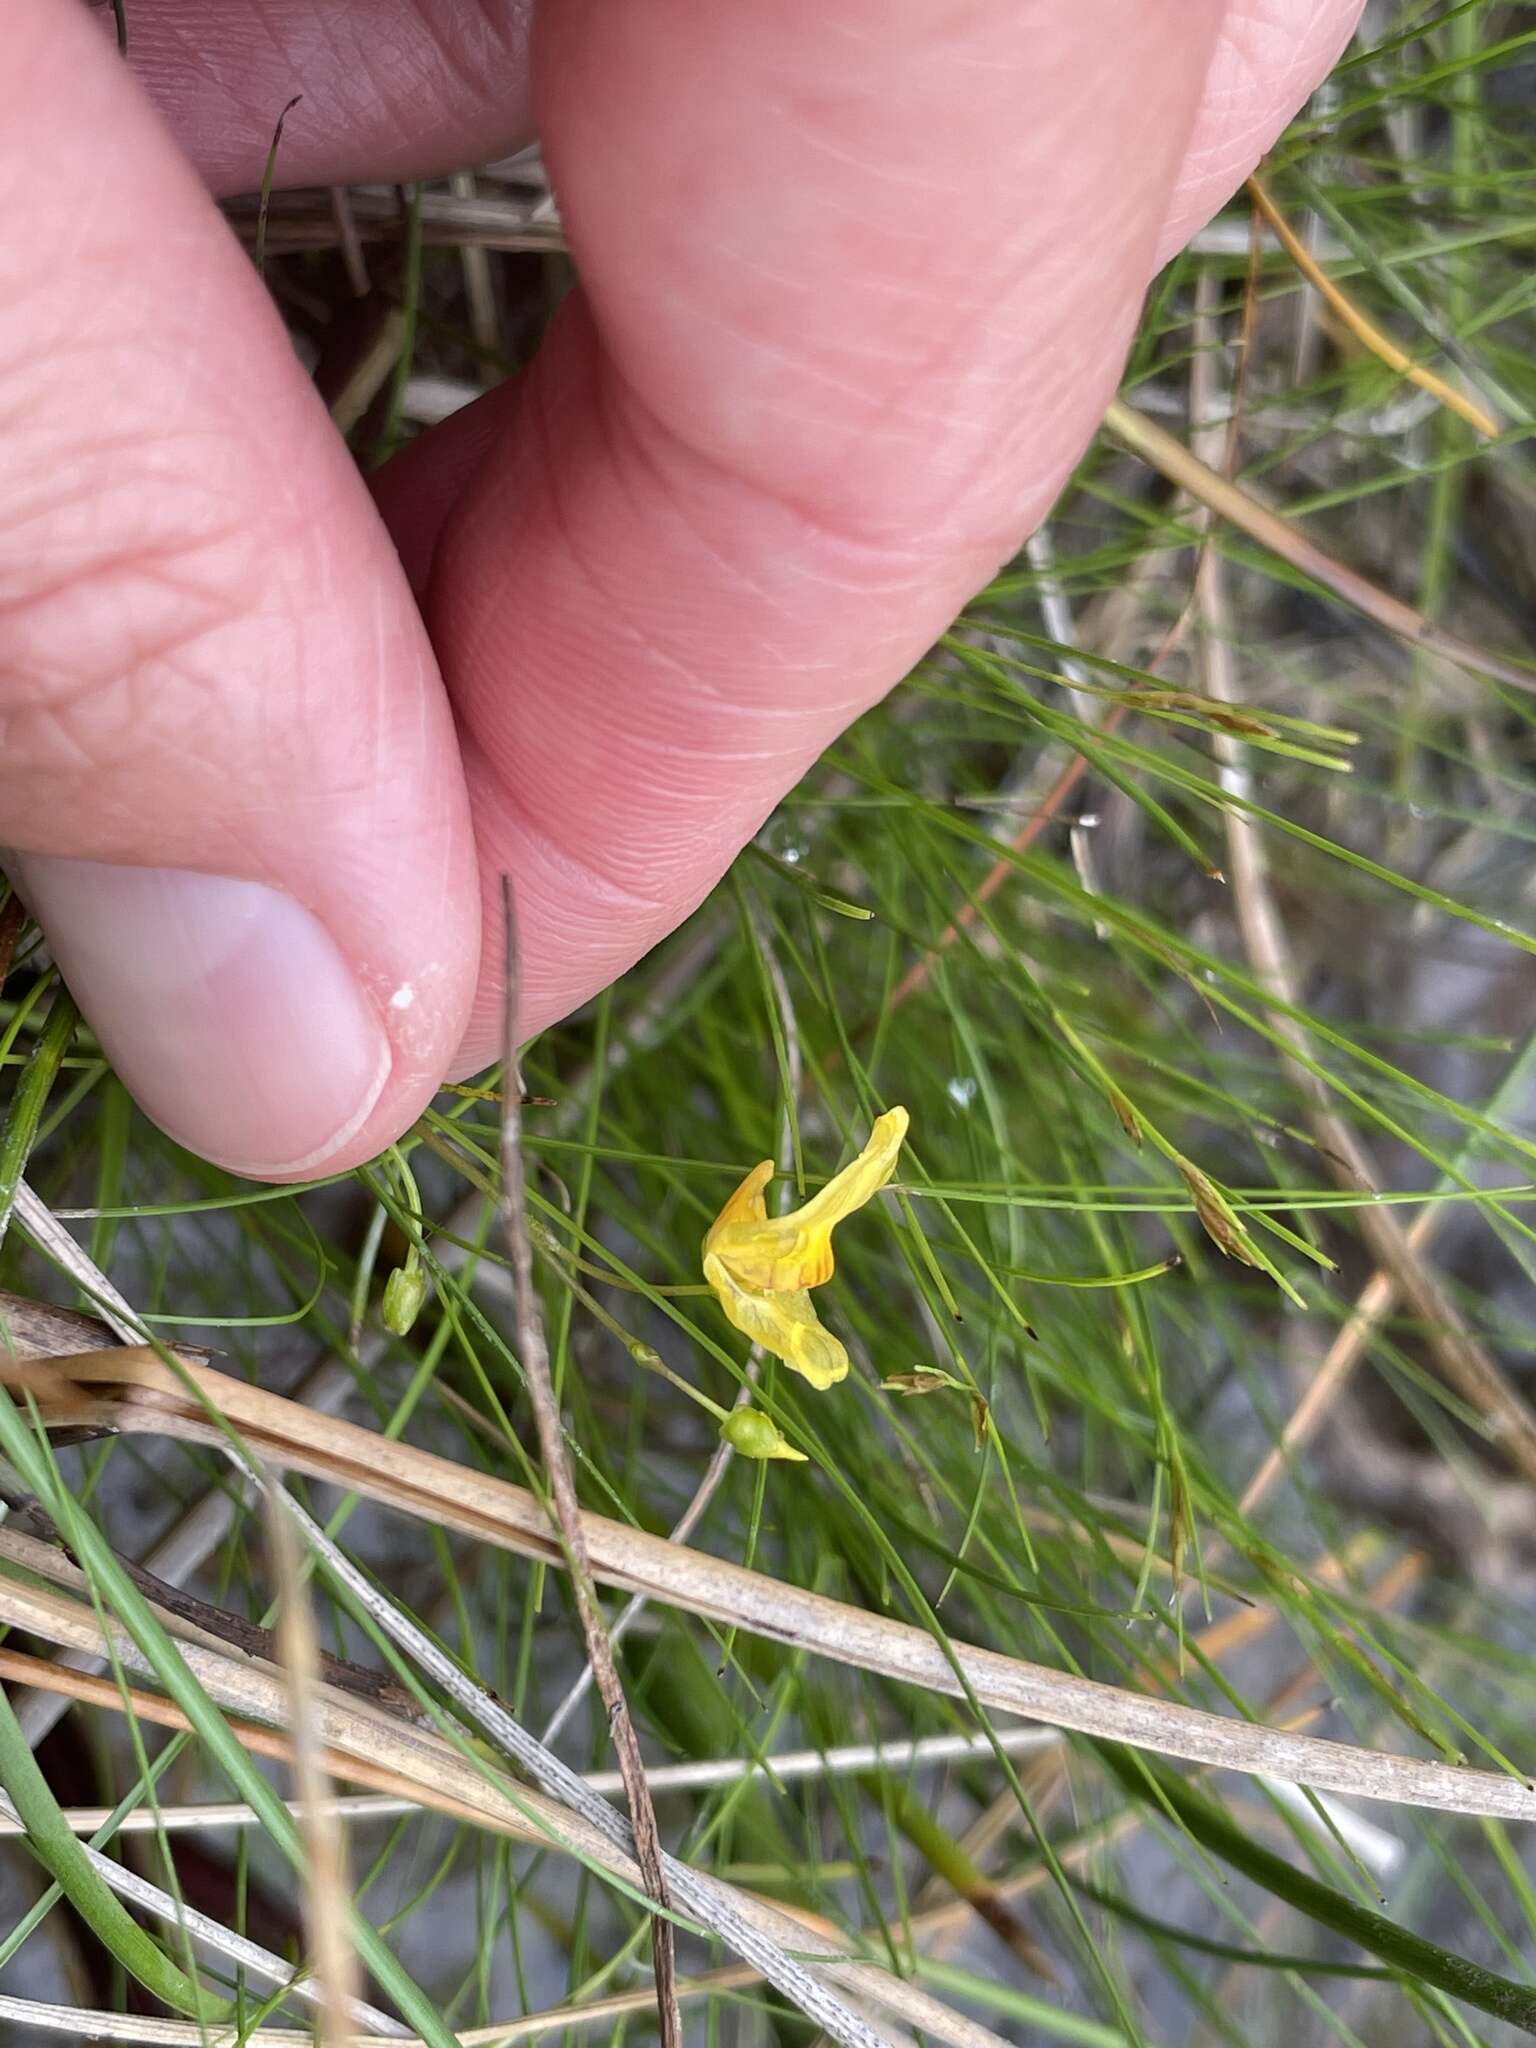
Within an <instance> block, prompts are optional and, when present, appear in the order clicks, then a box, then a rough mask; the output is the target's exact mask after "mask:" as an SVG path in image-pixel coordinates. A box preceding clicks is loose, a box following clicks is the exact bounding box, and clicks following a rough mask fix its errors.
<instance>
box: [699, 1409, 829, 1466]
mask: <svg viewBox="0 0 1536 2048" xmlns="http://www.w3.org/2000/svg"><path fill="white" fill-rule="evenodd" d="M720 1434H721V1436H723V1437H724V1438H725V1441H726V1442H727V1443H728V1444H729V1445H730V1447H731V1449H732V1450H733V1451H737V1452H739V1453H740V1454H741V1456H742V1457H743V1458H786V1459H789V1460H791V1461H792V1462H793V1463H794V1464H796V1465H805V1464H808V1463H809V1462H810V1461H809V1460H808V1459H807V1457H806V1455H805V1453H804V1451H797V1450H796V1449H795V1447H794V1445H793V1444H792V1443H790V1442H789V1441H788V1439H787V1438H786V1437H785V1435H784V1432H783V1431H782V1430H781V1429H780V1428H779V1425H778V1424H777V1423H776V1422H775V1421H774V1419H773V1417H772V1416H771V1415H765V1414H764V1413H763V1411H762V1409H761V1408H733V1409H732V1410H731V1412H730V1414H729V1415H728V1416H727V1417H726V1418H725V1422H724V1425H723V1426H722V1428H721V1431H720Z"/></svg>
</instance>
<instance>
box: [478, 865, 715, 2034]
mask: <svg viewBox="0 0 1536 2048" xmlns="http://www.w3.org/2000/svg"><path fill="white" fill-rule="evenodd" d="M501 896H502V912H503V915H504V917H505V919H506V953H505V965H506V988H505V992H504V995H503V1003H504V1024H503V1032H502V1071H503V1072H504V1073H505V1075H506V1077H507V1079H506V1087H505V1089H504V1090H503V1096H504V1101H503V1106H502V1114H501V1219H502V1226H503V1229H504V1232H505V1235H506V1240H507V1249H508V1252H509V1254H510V1257H511V1261H512V1281H513V1290H514V1312H515V1317H516V1328H517V1349H518V1355H519V1357H520V1358H521V1359H522V1363H523V1374H524V1377H525V1379H526V1382H527V1387H528V1397H529V1401H530V1403H531V1405H532V1408H533V1419H534V1427H535V1428H536V1429H537V1431H538V1438H539V1453H540V1456H541V1458H542V1460H543V1464H544V1475H545V1478H546V1479H547V1480H548V1482H549V1490H550V1494H551V1497H552V1504H551V1509H550V1518H551V1520H552V1522H553V1523H554V1527H555V1531H556V1533H557V1535H558V1537H559V1539H560V1550H561V1554H562V1558H563V1562H564V1564H565V1568H566V1571H567V1572H568V1573H569V1575H570V1581H571V1591H572V1594H573V1595H574V1597H575V1601H576V1612H577V1614H578V1615H579V1617H580V1619H581V1633H582V1636H583V1638H584V1639H585V1642H586V1646H587V1661H588V1664H589V1666H590V1668H591V1672H592V1679H593V1683H594V1684H595V1685H596V1687H597V1691H598V1697H599V1698H600V1699H601V1700H602V1703H603V1706H604V1708H605V1709H606V1711H607V1715H608V1734H609V1739H610V1740H611V1742H612V1743H613V1750H614V1755H615V1756H616V1757H617V1758H618V1763H619V1770H620V1772H621V1773H622V1774H623V1778H624V1794H625V1799H626V1801H627V1803H628V1806H629V1818H630V1825H631V1827H632V1828H633V1829H634V1837H635V1860H636V1861H637V1862H638V1864H639V1866H640V1874H641V1877H642V1878H643V1879H644V1882H645V1889H646V1891H647V1892H648V1893H649V1894H650V1896H651V1897H652V1898H653V1899H654V1900H655V1901H656V1903H657V1905H658V1906H659V1907H661V1908H663V1909H665V1908H666V1906H667V1905H668V1903H669V1899H668V1894H667V1881H666V1878H665V1876H664V1874H663V1871H662V1849H661V1834H660V1830H659V1829H658V1828H657V1825H656V1809H655V1807H654V1806H653V1805H652V1804H651V1794H650V1789H649V1787H648V1786H647V1784H646V1782H645V1763H644V1760H643V1758H642V1757H641V1755H640V1743H639V1739H638V1738H637V1736H636V1734H635V1725H634V1722H633V1720H632V1719H631V1718H630V1712H629V1702H628V1700H627V1699H626V1698H625V1697H624V1688H623V1686H622V1685H621V1683H620V1682H619V1674H618V1669H617V1667H616V1665H615V1664H614V1661H613V1650H612V1647H611V1645H610V1644H609V1641H608V1632H607V1629H606V1628H605V1627H604V1625H603V1616H602V1610H601V1609H600V1608H599V1606H598V1603H597V1594H596V1592H595V1590H594V1588H593V1584H592V1564H591V1559H590V1558H589V1557H588V1555H587V1539H586V1532H585V1528H584V1526H583V1522H582V1514H581V1503H580V1501H579V1500H578V1499H577V1497H576V1482H575V1480H574V1479H573V1478H572V1477H571V1464H570V1459H569V1458H568V1457H567V1455H566V1449H565V1435H564V1431H563V1429H562V1426H561V1421H560V1407H559V1403H558V1401H557V1400H556V1398H555V1388H554V1381H553V1379H552V1377H551V1375H550V1370H549V1347H548V1344H547V1342H546V1340H545V1335H544V1316H543V1311H542V1309H541V1308H540V1306H539V1296H538V1289H537V1287H536V1286H535V1284H534V1278H533V1239H532V1237H531V1236H530V1234H529V1230H528V1205H527V1195H526V1193H525V1189H524V1166H523V1139H522V1114H523V1113H522V1082H521V1078H520V1075H519V1069H518V1063H517V1048H518V1037H517V1002H518V986H519V983H518V956H517V921H516V909H515V906H514V903H513V900H512V884H511V882H510V881H509V880H508V879H507V877H506V876H505V875H503V877H502V882H501ZM651 1956H652V1961H653V1963H654V1966H655V1970H656V2009H657V2012H658V2013H659V2015H660V2018H661V2040H662V2048H682V2032H683V2023H682V2018H681V2015H680V2014H679V2012H678V2008H677V1956H676V1951H675V1948H674V1945H673V1939H672V1926H671V1922H670V1921H669V1920H668V1919H667V1917H666V1913H665V1910H663V1911H661V1912H658V1913H655V1914H653V1915H652V1918H651Z"/></svg>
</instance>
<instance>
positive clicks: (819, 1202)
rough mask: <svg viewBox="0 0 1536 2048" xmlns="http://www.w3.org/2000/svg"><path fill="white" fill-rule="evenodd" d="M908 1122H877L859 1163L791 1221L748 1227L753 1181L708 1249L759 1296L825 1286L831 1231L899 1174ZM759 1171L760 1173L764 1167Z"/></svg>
mask: <svg viewBox="0 0 1536 2048" xmlns="http://www.w3.org/2000/svg"><path fill="white" fill-rule="evenodd" d="M907 1121H908V1119H907V1112H906V1111H905V1110H904V1109H888V1110H887V1111H886V1113H885V1115H884V1116H882V1117H879V1118H877V1119H876V1122H875V1127H874V1129H873V1130H872V1131H871V1132H870V1134H869V1143H868V1144H867V1145H866V1146H865V1147H864V1150H863V1151H862V1152H861V1153H860V1154H859V1156H858V1158H857V1159H855V1160H852V1161H851V1162H850V1163H849V1164H848V1165H847V1166H845V1167H844V1168H843V1170H842V1172H841V1173H839V1174H837V1175H836V1176H835V1177H834V1178H833V1179H832V1180H829V1181H828V1182H827V1185H826V1186H825V1187H824V1188H823V1189H822V1190H821V1192H820V1193H819V1194H815V1195H812V1197H811V1199H810V1200H809V1201H808V1202H806V1203H804V1204H802V1206H801V1207H800V1208H798V1209H794V1210H792V1211H791V1212H790V1214H789V1215H787V1216H779V1217H775V1218H774V1219H773V1220H772V1221H767V1220H763V1221H749V1220H747V1218H746V1216H745V1214H744V1213H743V1212H742V1211H741V1210H737V1209H736V1208H735V1205H736V1204H737V1203H738V1201H739V1199H740V1197H741V1195H742V1193H743V1191H744V1190H745V1189H746V1187H747V1185H748V1181H750V1179H751V1176H750V1175H749V1176H748V1180H747V1181H743V1182H742V1184H741V1187H740V1188H738V1189H737V1191H736V1194H735V1195H733V1196H732V1197H731V1200H730V1201H729V1202H728V1203H727V1204H726V1206H725V1208H724V1209H722V1210H721V1212H720V1215H719V1217H718V1218H717V1220H716V1222H715V1225H714V1228H713V1229H712V1230H711V1232H710V1234H709V1237H708V1238H707V1239H706V1240H705V1243H706V1247H707V1248H708V1249H709V1250H711V1251H713V1252H714V1254H715V1255H716V1257H717V1258H718V1259H720V1260H721V1262H722V1263H723V1264H725V1265H728V1266H729V1268H730V1270H731V1272H732V1273H733V1274H734V1276H735V1278H736V1279H737V1280H738V1281H739V1282H740V1283H741V1285H742V1286H743V1287H745V1288H748V1289H750V1290H751V1291H753V1292H755V1293H760V1294H781V1293H786V1292H789V1291H791V1290H793V1289H796V1288H802V1287H820V1286H822V1285H823V1284H824V1283H825V1282H826V1281H828V1280H830V1279H831V1277H832V1269H833V1258H832V1227H833V1225H834V1224H835V1223H839V1222H841V1220H842V1219H843V1217H845V1216H846V1215H848V1214H849V1213H850V1212H851V1211H852V1210H854V1209H859V1208H862V1207H863V1205H864V1203H866V1202H867V1201H869V1199H870V1198H871V1196H873V1195H877V1194H878V1193H879V1192H880V1190H881V1188H883V1187H884V1186H885V1184H886V1182H887V1181H888V1180H889V1179H890V1177H891V1175H892V1174H893V1173H894V1172H895V1170H896V1155H897V1153H898V1152H900V1150H901V1142H902V1140H903V1138H905V1136H906V1135H907ZM756 1170H757V1171H758V1172H759V1173H761V1172H762V1168H761V1167H759V1168H757V1169H756ZM760 1185H766V1181H764V1182H763V1183H760ZM759 1207H760V1208H761V1207H762V1205H761V1203H759Z"/></svg>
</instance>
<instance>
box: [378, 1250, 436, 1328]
mask: <svg viewBox="0 0 1536 2048" xmlns="http://www.w3.org/2000/svg"><path fill="white" fill-rule="evenodd" d="M426 1298H427V1276H426V1274H425V1273H423V1271H422V1270H421V1268H420V1266H396V1268H395V1270H394V1271H393V1273H391V1274H390V1276H389V1278H388V1279H387V1280H386V1281H385V1282H384V1304H383V1307H382V1309H381V1311H380V1314H381V1315H382V1317H383V1321H384V1327H385V1329H386V1330H388V1331H389V1332H390V1334H391V1335H392V1336H395V1337H404V1336H406V1335H408V1334H409V1332H410V1328H411V1325H412V1324H413V1323H414V1322H415V1320H416V1318H417V1317H418V1316H419V1315H420V1314H421V1305H422V1303H423V1302H424V1301H425V1300H426Z"/></svg>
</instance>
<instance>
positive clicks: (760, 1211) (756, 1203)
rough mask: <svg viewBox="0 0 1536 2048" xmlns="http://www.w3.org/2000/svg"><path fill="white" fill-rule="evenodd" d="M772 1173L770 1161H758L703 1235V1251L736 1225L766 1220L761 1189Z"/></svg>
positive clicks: (766, 1212)
mask: <svg viewBox="0 0 1536 2048" xmlns="http://www.w3.org/2000/svg"><path fill="white" fill-rule="evenodd" d="M773 1173H774V1166H773V1161H772V1160H771V1159H761V1160H759V1161H758V1163H757V1165H756V1166H754V1167H753V1169H752V1171H751V1172H750V1173H749V1174H748V1175H747V1177H746V1179H745V1180H744V1181H743V1182H742V1184H741V1186H740V1187H739V1188H738V1189H737V1190H736V1192H735V1194H733V1195H732V1196H731V1198H730V1200H729V1201H728V1202H727V1203H726V1205H725V1207H724V1208H723V1209H722V1210H721V1211H720V1214H719V1215H718V1216H717V1217H716V1218H715V1220H714V1222H713V1223H711V1225H710V1226H709V1228H708V1230H707V1231H706V1232H705V1233H704V1249H705V1251H708V1250H709V1249H710V1247H711V1246H712V1245H713V1244H714V1242H715V1239H716V1238H717V1237H718V1236H719V1235H720V1232H721V1231H722V1230H729V1229H731V1228H733V1227H735V1226H737V1225H746V1226H751V1225H752V1224H754V1223H762V1222H764V1221H765V1220H766V1219H767V1215H768V1204H767V1203H766V1202H765V1201H764V1200H763V1189H764V1188H765V1187H767V1185H768V1183H769V1181H771V1180H772V1179H773Z"/></svg>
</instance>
